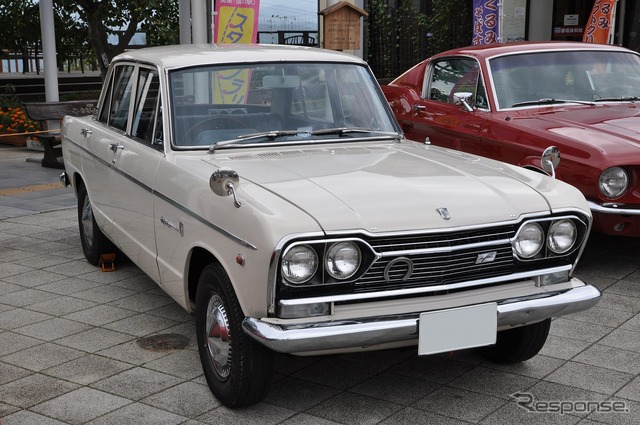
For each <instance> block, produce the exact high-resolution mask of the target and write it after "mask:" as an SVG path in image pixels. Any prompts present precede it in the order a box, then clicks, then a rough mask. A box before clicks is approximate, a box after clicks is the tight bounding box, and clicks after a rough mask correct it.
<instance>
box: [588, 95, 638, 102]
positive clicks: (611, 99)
mask: <svg viewBox="0 0 640 425" xmlns="http://www.w3.org/2000/svg"><path fill="white" fill-rule="evenodd" d="M636 100H640V97H637V96H619V97H601V98H600V99H596V100H594V102H633V101H636Z"/></svg>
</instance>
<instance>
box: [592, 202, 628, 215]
mask: <svg viewBox="0 0 640 425" xmlns="http://www.w3.org/2000/svg"><path fill="white" fill-rule="evenodd" d="M587 203H588V204H589V208H591V211H594V212H598V213H602V214H626V215H640V209H637V208H634V209H631V208H616V207H605V206H603V205H599V204H596V203H595V202H591V201H588V202H587Z"/></svg>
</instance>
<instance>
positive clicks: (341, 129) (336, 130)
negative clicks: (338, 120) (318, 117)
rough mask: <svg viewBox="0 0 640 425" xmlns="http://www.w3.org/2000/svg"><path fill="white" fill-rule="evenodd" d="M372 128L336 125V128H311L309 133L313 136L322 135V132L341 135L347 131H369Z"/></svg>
mask: <svg viewBox="0 0 640 425" xmlns="http://www.w3.org/2000/svg"><path fill="white" fill-rule="evenodd" d="M371 132H373V130H371V129H370V128H364V127H336V128H321V129H320V130H313V131H311V132H310V133H311V134H313V135H314V136H322V135H323V134H337V135H338V136H342V135H343V134H347V133H371Z"/></svg>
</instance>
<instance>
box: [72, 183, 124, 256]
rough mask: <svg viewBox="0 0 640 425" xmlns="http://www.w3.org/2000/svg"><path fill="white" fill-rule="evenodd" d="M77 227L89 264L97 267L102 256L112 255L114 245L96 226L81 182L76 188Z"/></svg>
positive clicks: (87, 195) (87, 196) (89, 202)
mask: <svg viewBox="0 0 640 425" xmlns="http://www.w3.org/2000/svg"><path fill="white" fill-rule="evenodd" d="M78 226H79V228H80V241H81V242H82V251H83V252H84V256H85V258H86V259H87V261H89V262H90V263H91V264H93V265H94V266H97V265H98V263H99V262H100V256H101V255H102V254H108V253H114V252H115V251H116V247H115V245H114V244H113V243H112V242H111V241H110V240H109V239H107V237H106V236H105V235H104V233H102V230H100V228H99V227H98V225H97V224H96V220H95V218H94V217H93V208H92V207H91V201H90V200H89V194H88V193H87V189H86V187H85V186H84V184H83V183H82V182H81V183H80V185H79V187H78Z"/></svg>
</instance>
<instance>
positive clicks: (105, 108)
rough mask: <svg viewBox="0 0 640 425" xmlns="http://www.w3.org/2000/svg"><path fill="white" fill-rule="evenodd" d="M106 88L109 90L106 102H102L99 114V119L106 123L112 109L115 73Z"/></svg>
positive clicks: (105, 98)
mask: <svg viewBox="0 0 640 425" xmlns="http://www.w3.org/2000/svg"><path fill="white" fill-rule="evenodd" d="M105 84H106V83H105ZM106 90H107V92H106V94H105V97H104V103H103V104H102V109H101V110H100V116H98V121H100V122H101V123H104V124H106V123H107V121H108V120H109V111H110V110H111V94H112V92H113V75H111V79H110V80H109V81H108V86H107V88H106Z"/></svg>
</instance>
